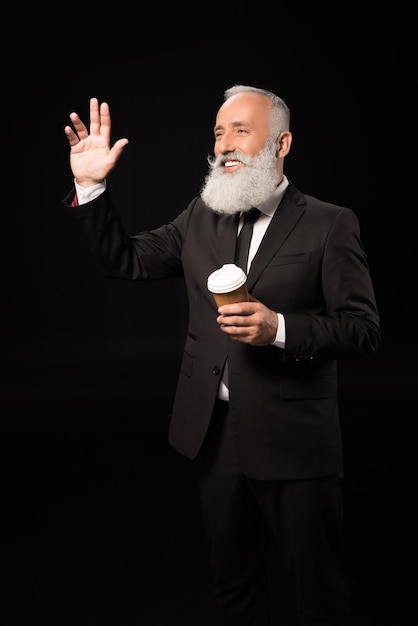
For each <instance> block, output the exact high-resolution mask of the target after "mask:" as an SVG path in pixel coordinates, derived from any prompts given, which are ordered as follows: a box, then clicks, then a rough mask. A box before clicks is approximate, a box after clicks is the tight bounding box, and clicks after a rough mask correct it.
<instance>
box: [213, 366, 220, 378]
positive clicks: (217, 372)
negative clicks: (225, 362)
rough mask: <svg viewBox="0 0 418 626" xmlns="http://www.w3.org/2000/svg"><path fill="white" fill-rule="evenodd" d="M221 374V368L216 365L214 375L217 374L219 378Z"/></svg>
mask: <svg viewBox="0 0 418 626" xmlns="http://www.w3.org/2000/svg"><path fill="white" fill-rule="evenodd" d="M220 373H221V368H220V367H218V366H217V365H215V367H214V368H213V370H212V374H215V376H219V374H220Z"/></svg>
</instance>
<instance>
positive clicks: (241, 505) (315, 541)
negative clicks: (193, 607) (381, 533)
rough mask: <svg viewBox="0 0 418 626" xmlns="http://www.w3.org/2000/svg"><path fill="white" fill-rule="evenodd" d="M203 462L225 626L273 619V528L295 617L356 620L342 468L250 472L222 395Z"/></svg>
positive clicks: (263, 625)
mask: <svg viewBox="0 0 418 626" xmlns="http://www.w3.org/2000/svg"><path fill="white" fill-rule="evenodd" d="M196 463H197V469H198V476H199V486H200V498H201V505H202V513H203V523H204V526H205V531H206V533H207V537H208V540H209V544H210V559H211V568H212V571H213V583H212V587H213V596H214V600H215V612H216V617H217V622H216V624H217V626H268V625H270V624H271V621H270V620H271V618H270V611H269V606H270V599H269V597H268V594H267V589H268V588H269V584H268V580H266V568H265V556H266V554H265V548H266V543H265V541H263V538H264V539H265V537H266V536H267V535H266V528H268V533H269V534H270V536H271V537H273V538H274V540H275V543H276V545H277V548H278V550H277V553H278V555H279V557H280V561H281V564H282V566H283V571H285V572H286V573H287V577H288V580H289V583H290V589H291V590H292V594H294V601H295V607H296V610H295V613H296V615H297V618H296V620H297V621H296V622H295V623H296V624H297V625H298V626H349V625H351V623H352V622H351V617H350V615H351V608H350V605H351V603H350V594H349V587H348V583H347V577H346V573H345V569H344V545H343V528H342V494H341V484H340V478H339V476H327V477H324V478H315V479H311V480H299V481H279V480H277V481H276V480H270V481H260V480H254V479H252V478H249V477H247V476H245V475H244V474H243V473H242V472H241V471H240V467H239V464H238V461H237V457H236V454H235V449H234V441H233V437H232V434H231V430H230V424H229V420H228V404H227V403H223V402H220V401H219V402H218V403H217V406H216V409H215V413H214V415H213V419H212V424H211V428H210V431H209V433H208V435H207V439H206V441H205V443H204V446H203V448H202V450H201V452H200V453H199V456H198V458H197V460H196ZM273 593H274V590H273Z"/></svg>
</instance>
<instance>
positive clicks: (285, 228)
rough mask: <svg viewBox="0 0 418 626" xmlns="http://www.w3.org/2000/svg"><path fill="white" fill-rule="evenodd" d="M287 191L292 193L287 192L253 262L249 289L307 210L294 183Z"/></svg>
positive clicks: (249, 276)
mask: <svg viewBox="0 0 418 626" xmlns="http://www.w3.org/2000/svg"><path fill="white" fill-rule="evenodd" d="M287 191H289V192H290V193H287V192H286V193H285V195H284V197H283V199H282V201H281V202H280V205H279V206H278V208H277V211H276V213H275V214H274V216H273V218H272V220H271V222H270V224H269V226H268V228H267V231H266V234H265V235H264V237H263V240H262V242H261V244H260V247H259V249H258V250H257V253H256V255H255V257H254V259H253V261H252V263H251V268H250V272H249V274H248V288H249V289H251V288H252V287H253V286H254V284H255V283H256V281H257V280H258V278H259V276H260V274H261V273H262V272H263V271H264V269H265V267H266V266H267V265H268V264H269V263H270V261H271V259H272V258H273V257H274V255H275V254H277V251H278V250H279V249H280V247H281V246H282V245H283V243H284V242H285V241H286V239H287V237H288V236H289V233H290V232H291V231H292V230H293V229H294V228H295V226H296V224H297V223H298V221H299V220H300V218H301V217H302V215H303V214H304V212H305V204H306V202H305V199H304V197H303V195H302V194H300V192H297V190H296V189H295V188H294V187H293V185H289V188H288V190H287ZM294 192H296V193H294Z"/></svg>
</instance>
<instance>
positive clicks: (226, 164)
mask: <svg viewBox="0 0 418 626" xmlns="http://www.w3.org/2000/svg"><path fill="white" fill-rule="evenodd" d="M238 164H239V161H225V167H235V165H238Z"/></svg>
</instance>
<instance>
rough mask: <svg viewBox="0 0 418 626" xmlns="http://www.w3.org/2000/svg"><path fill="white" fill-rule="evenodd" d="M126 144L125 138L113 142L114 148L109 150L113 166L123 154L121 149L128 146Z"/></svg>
mask: <svg viewBox="0 0 418 626" xmlns="http://www.w3.org/2000/svg"><path fill="white" fill-rule="evenodd" d="M128 143H129V141H128V139H126V138H125V137H124V138H123V139H118V140H117V141H116V142H115V144H114V146H113V147H112V149H111V150H110V155H111V156H112V159H113V164H115V163H116V161H117V160H118V159H119V157H120V156H121V154H122V152H123V149H124V148H125V146H126V145H128Z"/></svg>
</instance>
